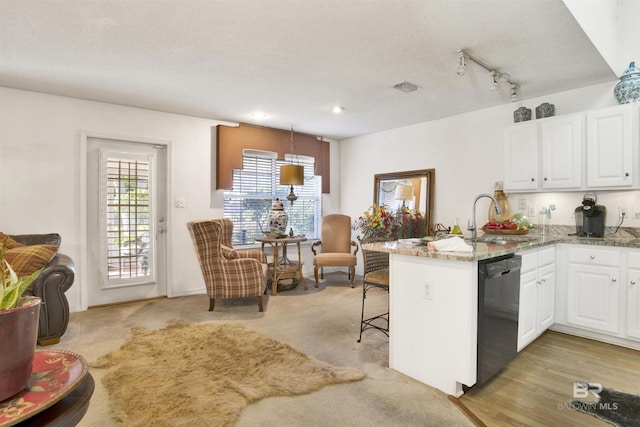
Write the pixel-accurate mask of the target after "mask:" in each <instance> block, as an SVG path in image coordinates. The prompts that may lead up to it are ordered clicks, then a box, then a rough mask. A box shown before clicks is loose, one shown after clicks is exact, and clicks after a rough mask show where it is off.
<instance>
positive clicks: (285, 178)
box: [280, 127, 304, 204]
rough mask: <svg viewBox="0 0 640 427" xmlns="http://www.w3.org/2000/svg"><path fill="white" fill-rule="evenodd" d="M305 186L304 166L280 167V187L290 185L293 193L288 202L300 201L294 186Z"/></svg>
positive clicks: (290, 165)
mask: <svg viewBox="0 0 640 427" xmlns="http://www.w3.org/2000/svg"><path fill="white" fill-rule="evenodd" d="M291 154H292V155H293V154H294V151H293V127H292V128H291ZM303 184H304V166H301V165H294V164H293V163H292V162H290V163H289V164H288V165H283V166H280V185H290V186H291V191H290V192H289V195H288V196H287V200H289V201H290V202H291V204H293V202H294V201H295V200H297V199H298V196H296V194H295V193H294V192H293V186H294V185H303Z"/></svg>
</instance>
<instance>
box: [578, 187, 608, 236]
mask: <svg viewBox="0 0 640 427" xmlns="http://www.w3.org/2000/svg"><path fill="white" fill-rule="evenodd" d="M597 201H598V198H597V196H596V193H594V192H588V193H586V194H585V195H584V196H583V197H582V205H581V206H578V207H577V208H576V211H575V214H576V235H577V236H578V237H604V220H605V216H606V214H607V208H605V207H604V206H602V205H598V204H596V203H597Z"/></svg>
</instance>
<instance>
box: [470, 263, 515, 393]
mask: <svg viewBox="0 0 640 427" xmlns="http://www.w3.org/2000/svg"><path fill="white" fill-rule="evenodd" d="M521 265H522V258H521V257H520V256H519V255H513V254H511V255H505V256H501V257H496V258H490V259H487V260H484V261H479V262H478V371H477V374H478V376H477V380H476V385H482V384H484V383H486V382H487V381H488V380H490V379H491V378H492V377H493V376H494V375H496V374H497V373H498V372H500V371H501V370H502V369H503V368H504V367H505V366H506V365H507V363H509V361H511V359H513V358H514V357H515V356H516V353H517V351H518V349H517V347H518V311H519V310H518V309H519V306H520V267H521Z"/></svg>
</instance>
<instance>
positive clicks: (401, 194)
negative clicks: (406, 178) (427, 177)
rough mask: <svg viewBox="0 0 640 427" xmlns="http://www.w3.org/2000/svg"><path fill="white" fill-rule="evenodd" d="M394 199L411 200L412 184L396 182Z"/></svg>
mask: <svg viewBox="0 0 640 427" xmlns="http://www.w3.org/2000/svg"><path fill="white" fill-rule="evenodd" d="M395 199H396V200H413V186H412V185H405V184H398V186H397V187H396V196H395Z"/></svg>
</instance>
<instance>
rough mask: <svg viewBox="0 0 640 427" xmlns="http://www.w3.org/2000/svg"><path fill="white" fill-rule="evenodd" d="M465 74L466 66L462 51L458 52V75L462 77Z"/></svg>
mask: <svg viewBox="0 0 640 427" xmlns="http://www.w3.org/2000/svg"><path fill="white" fill-rule="evenodd" d="M466 72H467V64H465V62H464V52H463V51H462V50H459V51H458V75H459V76H464V73H466Z"/></svg>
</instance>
